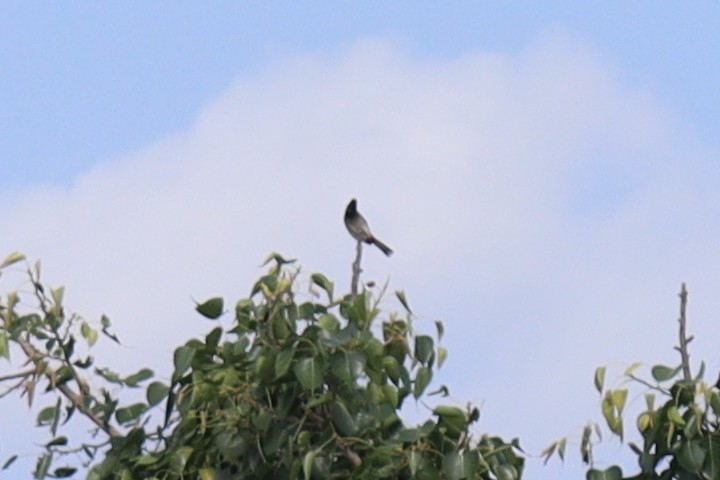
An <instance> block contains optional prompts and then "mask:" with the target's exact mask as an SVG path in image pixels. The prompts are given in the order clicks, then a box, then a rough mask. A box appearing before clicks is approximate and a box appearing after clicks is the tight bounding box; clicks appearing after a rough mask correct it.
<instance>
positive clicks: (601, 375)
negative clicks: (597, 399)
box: [595, 367, 605, 393]
mask: <svg viewBox="0 0 720 480" xmlns="http://www.w3.org/2000/svg"><path fill="white" fill-rule="evenodd" d="M604 385H605V367H598V368H596V369H595V389H596V390H597V391H598V392H599V393H602V392H603V387H604Z"/></svg>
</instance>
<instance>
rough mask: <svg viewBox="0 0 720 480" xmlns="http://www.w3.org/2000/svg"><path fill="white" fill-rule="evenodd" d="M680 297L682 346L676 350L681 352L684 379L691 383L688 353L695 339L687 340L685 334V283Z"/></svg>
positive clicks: (686, 294) (686, 293)
mask: <svg viewBox="0 0 720 480" xmlns="http://www.w3.org/2000/svg"><path fill="white" fill-rule="evenodd" d="M678 296H679V297H680V318H678V322H679V323H680V333H679V335H680V345H679V346H677V347H675V350H677V351H678V352H680V359H681V361H682V369H683V378H684V379H685V380H686V381H688V382H689V381H692V374H691V373H690V354H689V353H688V349H687V346H688V344H689V343H690V342H691V341H692V339H693V337H692V336H691V337H690V338H687V336H686V333H685V326H686V323H687V316H686V311H687V297H688V292H687V289H686V288H685V282H683V283H682V285H681V287H680V293H679V294H678Z"/></svg>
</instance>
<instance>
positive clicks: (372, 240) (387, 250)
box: [370, 237, 393, 257]
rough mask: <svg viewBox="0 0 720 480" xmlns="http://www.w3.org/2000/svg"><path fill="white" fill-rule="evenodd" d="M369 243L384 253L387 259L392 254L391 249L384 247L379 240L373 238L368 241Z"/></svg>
mask: <svg viewBox="0 0 720 480" xmlns="http://www.w3.org/2000/svg"><path fill="white" fill-rule="evenodd" d="M370 243H374V244H375V246H376V247H378V248H379V249H380V250H382V251H383V253H384V254H385V255H387V256H388V257H389V256H390V255H392V253H393V251H392V248H390V247H388V246H387V245H385V244H384V243H382V242H381V241H380V240H378V239H377V238H375V237H373V238H372V239H371V240H370Z"/></svg>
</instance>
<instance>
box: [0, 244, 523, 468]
mask: <svg viewBox="0 0 720 480" xmlns="http://www.w3.org/2000/svg"><path fill="white" fill-rule="evenodd" d="M359 252H360V250H358V263H359ZM23 262H26V261H25V258H24V256H22V255H20V254H13V255H11V256H9V257H8V258H7V259H6V260H5V261H4V262H3V263H2V264H0V273H2V272H3V271H4V269H7V267H9V266H10V265H14V264H21V263H23ZM293 262H294V261H293V260H287V259H285V258H283V257H282V256H281V255H278V254H273V255H271V256H270V257H269V258H268V261H267V262H266V264H267V265H269V270H268V272H267V274H265V275H263V276H262V277H261V278H260V279H259V280H258V281H257V282H256V283H255V284H254V285H253V287H252V289H251V293H250V296H249V297H248V298H244V299H241V300H239V301H238V302H237V303H236V304H235V308H234V312H233V313H234V316H235V321H234V323H233V326H232V328H231V329H229V330H228V331H224V330H223V329H222V328H221V327H219V326H218V327H215V328H213V329H212V330H211V331H210V332H209V333H208V334H207V335H206V336H205V338H204V340H198V339H192V340H189V341H188V342H186V343H185V344H184V345H182V346H180V347H179V348H177V349H176V350H175V353H174V372H173V374H172V379H171V382H170V384H169V385H165V384H163V383H161V382H159V381H151V380H152V378H153V376H154V373H153V372H152V371H151V370H150V369H142V370H140V371H139V372H136V373H133V374H131V375H126V376H122V375H120V374H118V373H116V372H112V371H110V370H109V369H106V368H101V367H98V366H95V361H94V359H93V358H91V357H89V356H88V357H86V358H79V357H78V355H77V354H76V353H75V345H76V343H77V342H78V341H79V340H81V339H84V341H85V342H86V343H87V344H88V345H89V346H90V347H92V346H93V345H94V344H95V342H96V341H97V340H98V336H99V333H102V334H104V336H106V337H108V338H109V339H111V340H113V341H117V337H115V335H114V334H112V333H111V331H110V322H109V320H108V319H107V318H105V317H103V318H102V319H101V321H100V323H99V326H98V328H97V329H96V328H93V326H92V325H91V324H90V323H88V322H87V321H85V320H83V319H82V318H81V317H79V316H77V315H72V314H69V313H67V311H66V309H65V307H64V306H63V302H62V300H63V289H62V287H61V288H55V289H51V288H48V287H47V286H44V285H42V284H41V282H40V273H39V266H36V267H34V268H33V267H31V266H30V265H28V264H27V263H25V265H26V266H27V275H28V276H29V278H30V281H31V284H32V286H33V295H32V296H33V297H34V301H35V302H36V305H34V306H32V305H27V304H26V303H25V302H21V301H20V297H19V295H18V294H17V293H15V292H11V293H9V294H7V295H6V296H5V299H4V301H2V302H0V319H1V322H2V323H0V356H4V357H5V358H6V359H9V358H10V352H11V350H12V351H13V355H14V354H15V353H16V352H17V353H18V354H20V355H21V356H22V357H23V362H22V363H26V362H27V363H26V364H27V365H29V367H28V368H24V369H21V370H17V371H15V372H12V373H10V374H7V375H3V376H0V382H3V383H5V385H8V387H7V388H6V390H5V392H4V393H3V395H7V394H9V393H11V392H18V393H20V394H22V395H26V396H27V398H28V402H29V404H30V405H31V406H32V404H33V399H34V397H35V396H37V395H43V396H50V397H52V398H53V399H54V403H53V406H51V407H48V408H45V409H42V410H41V411H40V412H39V414H38V423H39V424H40V425H42V426H44V427H47V429H48V431H49V434H50V440H49V441H48V442H47V444H46V445H45V447H44V451H43V452H42V453H41V454H40V456H39V458H38V462H37V466H36V468H35V471H34V476H35V478H46V477H49V476H54V477H69V476H71V475H73V474H74V473H75V472H76V471H77V468H78V466H76V465H63V466H60V467H53V466H54V465H55V464H57V463H58V461H59V460H64V459H65V458H63V456H64V454H65V453H67V452H68V451H71V450H73V451H82V452H83V453H84V454H85V455H86V457H87V461H88V464H89V465H90V470H89V473H88V478H90V479H138V478H148V479H150V478H153V479H154V478H157V479H180V478H184V479H188V478H193V479H202V480H206V479H226V478H227V479H230V478H232V479H244V478H247V479H274V478H291V479H294V478H304V479H306V480H307V479H311V478H323V479H326V478H356V479H366V478H367V479H370V478H391V479H411V478H417V479H436V478H447V479H458V480H459V479H463V478H467V479H502V480H506V479H507V480H509V479H518V478H520V477H521V474H522V469H523V464H524V459H523V457H522V454H521V450H520V447H519V444H518V441H517V440H512V441H511V442H506V441H504V440H502V439H501V438H499V437H496V436H490V435H482V436H481V437H480V438H479V439H477V440H473V438H472V435H471V433H470V428H471V426H472V424H474V423H475V422H476V421H477V420H478V418H479V410H478V409H477V408H475V407H473V406H468V407H467V408H466V409H461V408H458V407H455V406H445V405H440V406H436V407H434V408H433V409H432V417H431V418H430V419H428V420H427V421H425V422H424V423H422V424H421V425H418V426H407V425H405V423H404V422H403V421H402V419H401V418H400V416H399V410H400V409H401V407H402V406H403V404H404V403H405V402H406V401H408V400H412V399H414V400H415V401H422V399H423V398H424V397H425V396H426V395H433V394H447V390H448V389H447V388H446V387H445V386H441V387H440V388H439V389H438V390H437V391H435V392H432V393H427V392H426V389H427V387H428V386H429V384H430V382H431V380H432V377H433V372H434V371H435V369H436V368H439V367H440V366H441V365H442V363H443V361H444V359H445V358H446V356H447V351H446V350H445V349H444V348H443V347H442V346H439V345H438V342H439V340H440V339H441V337H442V334H443V327H442V324H441V323H439V322H438V323H437V324H436V327H437V332H436V335H434V336H431V335H428V334H424V333H420V332H417V331H416V330H415V329H414V327H413V314H412V312H411V311H410V308H409V306H408V302H407V300H406V298H405V295H404V294H403V293H402V292H397V293H396V295H397V297H398V299H399V301H400V302H401V304H402V305H403V307H404V309H405V311H404V312H403V313H402V314H400V313H397V312H390V313H386V312H382V311H381V310H380V309H379V308H378V304H379V301H380V298H382V296H383V294H384V293H385V292H384V289H381V290H380V291H376V290H373V289H364V290H362V291H360V292H356V293H355V294H349V295H345V296H342V297H336V296H335V292H334V285H333V283H332V282H331V281H329V280H328V279H327V278H326V277H325V276H324V275H322V274H313V275H311V276H310V277H309V280H310V284H311V296H310V299H309V300H307V301H303V302H300V301H298V300H297V298H298V297H299V295H298V286H297V285H298V281H297V280H298V276H299V269H297V268H294V267H293ZM356 274H357V275H359V268H358V269H357V273H354V275H356ZM354 279H355V278H354ZM321 296H322V297H323V298H326V299H325V300H321V299H320V298H321ZM196 310H197V311H198V312H199V313H200V314H201V315H203V316H204V317H207V318H210V319H217V318H219V317H220V316H222V315H223V314H224V313H225V307H224V301H223V299H221V298H211V299H209V300H208V301H206V302H203V303H201V304H198V305H197V306H196ZM93 367H94V368H93ZM90 375H93V376H94V377H95V378H94V379H93V382H92V383H90V382H88V380H87V378H88V376H90ZM97 377H99V378H97ZM101 380H102V382H104V383H105V384H106V385H112V386H114V387H116V390H117V389H118V387H120V388H119V390H120V393H119V394H117V395H113V394H111V393H110V389H109V388H105V387H102V386H101V387H98V388H97V389H92V388H90V386H89V385H91V384H92V385H102V382H101ZM141 385H143V386H144V387H143V388H145V397H146V401H144V402H137V403H132V404H129V405H124V404H122V402H121V398H120V397H121V396H122V393H123V391H124V390H125V389H130V388H136V387H139V386H141ZM121 405H122V406H121ZM78 416H82V417H85V418H87V419H89V420H90V421H91V422H92V424H93V425H94V427H95V431H94V432H93V434H94V437H98V438H99V440H93V441H92V442H89V441H82V442H80V443H79V444H71V442H70V441H69V440H68V438H67V437H65V436H63V435H62V433H61V430H62V428H63V427H62V425H64V424H66V423H67V422H68V421H70V420H71V419H73V420H74V419H75V418H77V417H78ZM13 460H14V458H13V457H11V458H10V459H9V460H8V461H7V462H6V463H5V466H4V468H8V467H9V466H10V464H12V462H13Z"/></svg>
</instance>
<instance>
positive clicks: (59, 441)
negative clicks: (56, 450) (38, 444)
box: [45, 435, 68, 448]
mask: <svg viewBox="0 0 720 480" xmlns="http://www.w3.org/2000/svg"><path fill="white" fill-rule="evenodd" d="M67 443H68V439H67V437H66V436H64V435H60V436H59V437H55V438H53V439H52V440H50V441H49V442H48V443H46V444H45V448H50V447H57V446H59V445H60V446H62V445H67Z"/></svg>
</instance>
